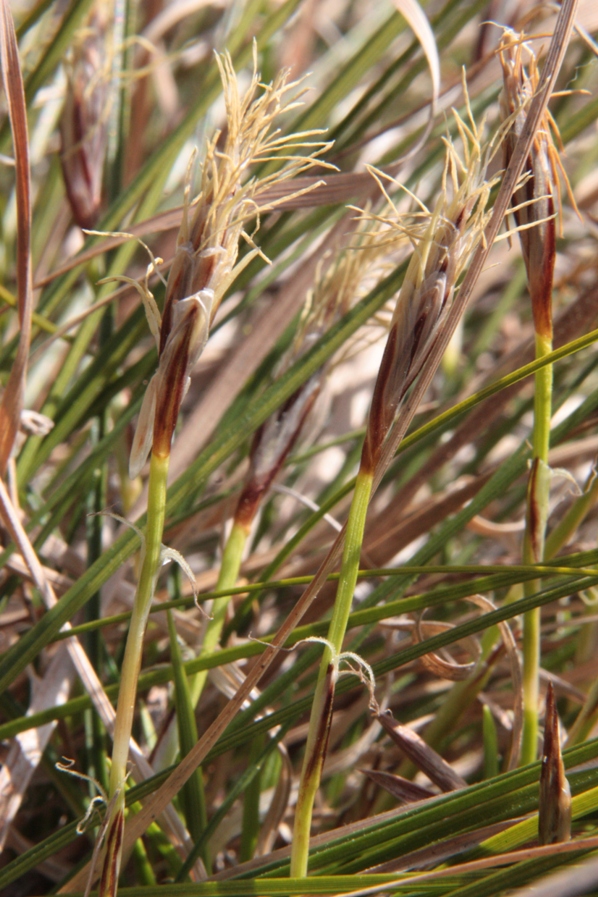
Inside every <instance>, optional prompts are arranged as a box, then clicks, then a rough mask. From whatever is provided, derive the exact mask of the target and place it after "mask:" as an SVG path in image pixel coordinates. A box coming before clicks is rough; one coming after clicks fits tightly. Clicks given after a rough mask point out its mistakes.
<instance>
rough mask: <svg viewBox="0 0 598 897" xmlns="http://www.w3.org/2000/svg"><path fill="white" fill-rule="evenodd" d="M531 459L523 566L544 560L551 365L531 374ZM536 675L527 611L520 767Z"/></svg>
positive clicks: (531, 729)
mask: <svg viewBox="0 0 598 897" xmlns="http://www.w3.org/2000/svg"><path fill="white" fill-rule="evenodd" d="M551 351H552V338H551V336H541V335H540V334H536V358H541V357H543V356H544V355H547V354H548V353H549V352H551ZM534 386H535V394H534V438H533V447H534V456H533V465H534V466H533V467H532V477H531V478H530V488H529V490H528V509H527V523H526V531H525V537H524V540H523V562H524V563H525V564H539V563H541V562H542V561H543V560H544V538H545V531H546V521H547V519H548V500H549V493H550V471H549V468H548V451H549V448H550V420H551V417H552V365H546V366H545V367H543V368H541V369H540V370H539V371H536V374H535V383H534ZM539 587H540V584H539V582H538V580H532V581H530V582H527V583H525V584H524V594H525V595H526V596H528V595H533V594H534V592H537V591H538V589H539ZM539 671H540V608H539V607H537V608H534V609H533V610H531V611H528V612H527V613H526V614H525V615H524V618H523V737H522V743H521V764H522V765H525V764H527V763H532V762H533V761H534V760H535V759H536V757H537V752H538V699H539Z"/></svg>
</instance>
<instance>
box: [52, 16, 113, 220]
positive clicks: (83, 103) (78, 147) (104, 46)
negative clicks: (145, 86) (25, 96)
mask: <svg viewBox="0 0 598 897" xmlns="http://www.w3.org/2000/svg"><path fill="white" fill-rule="evenodd" d="M110 14H111V4H110V3H106V4H103V3H96V4H95V5H94V9H93V11H92V13H91V15H90V17H89V20H88V23H87V27H85V28H84V29H82V30H81V31H80V32H79V34H78V37H77V39H76V41H75V43H74V48H73V53H72V57H71V58H70V59H69V60H68V61H67V65H66V66H65V68H66V72H67V87H66V92H65V101H64V109H63V112H62V118H61V122H60V130H61V135H62V153H61V156H60V161H61V163H62V171H63V175H64V183H65V186H66V192H67V196H68V199H69V203H70V206H71V210H72V213H73V217H74V219H75V221H76V222H77V224H78V225H79V226H80V227H82V228H88V227H93V225H94V224H95V223H96V221H97V219H98V216H99V213H100V209H101V205H102V180H103V174H104V160H105V157H106V151H107V147H108V115H109V112H110V71H109V69H110V41H109V38H108V36H107V33H108V20H109V16H110Z"/></svg>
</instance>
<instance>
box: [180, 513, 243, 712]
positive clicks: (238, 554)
mask: <svg viewBox="0 0 598 897" xmlns="http://www.w3.org/2000/svg"><path fill="white" fill-rule="evenodd" d="M248 535H249V533H248V531H247V528H246V527H245V526H242V525H241V524H239V523H233V528H232V529H231V531H230V535H229V537H228V539H227V541H226V545H225V546H224V552H223V554H222V564H221V565H220V573H219V574H218V582H217V583H216V591H217V592H219V591H224V590H225V589H233V588H234V587H235V586H236V584H237V580H238V578H239V570H240V569H241V561H242V559H243V551H244V549H245V543H246V542H247V536H248ZM229 602H230V595H222V596H221V597H220V598H215V599H214V602H213V604H212V618H211V620H210V621H209V622H208V625H207V627H206V632H205V635H204V639H203V644H202V646H201V655H200V656H201V657H207V656H208V655H209V654H213V652H214V651H215V650H216V648H217V647H218V644H219V642H220V636H221V635H222V629H223V628H224V622H225V620H226V611H227V608H228V605H229ZM207 677H208V670H202V671H201V672H200V673H197V674H196V675H195V676H194V677H193V678H192V679H191V680H190V682H189V685H190V689H191V698H192V701H193V705H194V706H196V705H197V702H198V701H199V699H200V697H201V693H202V691H203V689H204V685H205V683H206V679H207Z"/></svg>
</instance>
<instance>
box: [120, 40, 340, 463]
mask: <svg viewBox="0 0 598 897" xmlns="http://www.w3.org/2000/svg"><path fill="white" fill-rule="evenodd" d="M216 61H217V64H218V67H219V69H220V75H221V78H222V85H223V90H224V100H225V107H226V133H225V136H224V137H223V138H222V135H221V134H220V133H216V134H215V135H214V137H213V138H212V140H211V141H210V143H209V144H208V147H207V150H206V155H205V159H204V162H203V165H202V168H201V188H200V192H199V195H198V197H197V198H196V199H195V200H194V201H193V203H191V202H190V201H189V195H190V186H189V179H188V183H187V188H186V193H185V208H184V214H183V223H182V225H181V229H180V232H179V235H178V238H177V247H176V253H175V257H174V261H173V264H172V267H171V270H170V275H169V278H168V283H167V287H166V299H165V304H164V312H163V314H162V318H161V322H160V327H159V338H158V340H157V343H158V357H159V361H158V371H157V373H156V374H155V375H154V378H153V380H152V382H151V383H150V385H149V387H148V390H147V392H146V395H145V398H144V402H143V405H142V409H141V412H140V416H139V422H138V425H137V431H136V434H135V438H134V441H133V448H132V451H131V459H130V463H129V473H130V476H131V477H135V476H137V474H138V473H139V472H140V471H141V468H142V467H143V465H144V463H145V461H146V459H147V455H148V452H149V450H150V448H151V447H152V445H153V450H154V451H155V452H156V453H157V454H158V455H160V456H162V457H166V456H167V455H168V454H169V453H170V445H171V441H172V436H173V433H174V428H175V425H176V421H177V417H178V413H179V410H180V406H181V402H182V400H183V397H184V395H185V392H186V390H187V388H188V385H189V376H190V373H191V371H192V369H193V367H194V366H195V364H196V363H197V360H198V359H199V356H200V355H201V353H202V351H203V349H204V347H205V344H206V342H207V339H208V336H209V332H210V326H211V324H212V321H213V319H214V315H215V314H216V311H217V309H218V307H219V305H220V302H221V300H222V297H223V296H224V294H225V292H226V290H227V289H228V287H229V286H230V284H231V283H232V281H233V280H234V279H235V277H236V276H237V274H238V273H239V271H240V270H241V269H242V268H243V267H244V266H245V265H247V264H248V262H249V261H251V259H252V258H253V257H254V256H255V255H256V254H261V253H260V250H259V249H258V248H257V246H256V245H255V243H254V241H253V238H252V236H251V235H250V234H248V233H246V231H245V226H246V225H247V223H248V222H249V221H251V220H254V219H255V218H256V210H257V199H258V197H260V196H261V194H262V193H263V192H264V191H265V190H267V189H268V188H269V187H270V186H271V185H272V184H274V183H277V182H279V181H286V180H288V179H290V178H293V177H295V176H296V175H298V174H301V173H302V172H303V171H305V170H306V169H308V168H311V167H312V166H313V165H315V164H318V165H323V166H326V163H324V162H321V161H320V160H319V158H318V157H319V155H320V154H321V153H323V152H324V150H325V149H327V147H328V146H329V144H327V143H323V142H322V141H315V142H314V141H312V140H310V139H309V138H311V137H313V136H314V135H316V134H319V133H320V132H316V131H304V132H301V133H299V134H291V135H286V136H285V135H282V134H281V132H280V130H279V129H278V128H276V127H275V124H276V122H277V119H278V117H279V116H280V114H281V113H282V112H283V111H288V110H289V109H293V108H294V107H295V105H296V103H297V100H298V97H299V96H300V95H301V93H300V91H298V84H297V83H296V82H295V83H289V82H288V74H287V73H282V74H281V75H279V76H278V77H277V78H276V79H275V80H274V81H273V82H272V83H271V84H269V85H263V84H261V83H260V80H259V75H258V73H257V64H256V60H255V59H254V73H253V77H252V80H251V83H250V85H249V88H248V90H247V92H246V93H245V94H244V95H243V96H241V94H240V93H239V89H238V84H237V79H236V77H235V73H234V70H233V67H232V62H231V59H230V56H229V55H228V54H226V53H225V54H223V55H222V56H216ZM289 95H290V98H289ZM301 150H307V154H306V155H301V154H300V152H299V151H301ZM265 162H276V163H277V167H276V170H275V171H274V173H272V174H267V175H266V176H264V177H261V178H255V177H254V178H251V177H250V176H249V170H250V168H251V166H252V165H255V164H256V163H265ZM326 167H331V166H326ZM315 186H316V185H315ZM289 192H290V195H293V194H292V191H291V190H290V191H289ZM299 192H305V191H299ZM288 198H289V195H287V196H285V197H284V200H285V201H286V200H288ZM281 201H282V200H275V201H273V202H272V203H269V204H267V205H266V206H265V207H264V206H263V205H261V208H262V211H264V210H265V211H268V210H270V209H272V208H274V207H275V206H276V205H277V204H278V203H279V202H281ZM258 224H259V219H258ZM242 238H243V239H244V240H246V241H247V242H248V243H249V245H250V251H249V252H248V253H247V254H246V255H245V257H244V259H243V260H242V261H241V262H237V257H238V251H239V241H240V239H242ZM147 304H148V303H146V306H147Z"/></svg>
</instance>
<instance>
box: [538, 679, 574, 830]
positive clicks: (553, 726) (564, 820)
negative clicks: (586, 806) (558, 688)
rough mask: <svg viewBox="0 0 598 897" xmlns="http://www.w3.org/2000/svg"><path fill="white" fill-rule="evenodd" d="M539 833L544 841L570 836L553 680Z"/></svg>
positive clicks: (568, 796) (546, 722)
mask: <svg viewBox="0 0 598 897" xmlns="http://www.w3.org/2000/svg"><path fill="white" fill-rule="evenodd" d="M538 834H539V837H540V843H541V844H555V843H557V842H559V841H568V840H569V839H570V837H571V789H570V787H569V782H568V781H567V777H566V776H565V767H564V765H563V758H562V756H561V744H560V740H559V718H558V714H557V710H556V701H555V697H554V688H553V685H552V682H549V683H548V691H547V693H546V716H545V720H544V748H543V751H542V770H541V772H540V798H539V805H538Z"/></svg>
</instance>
